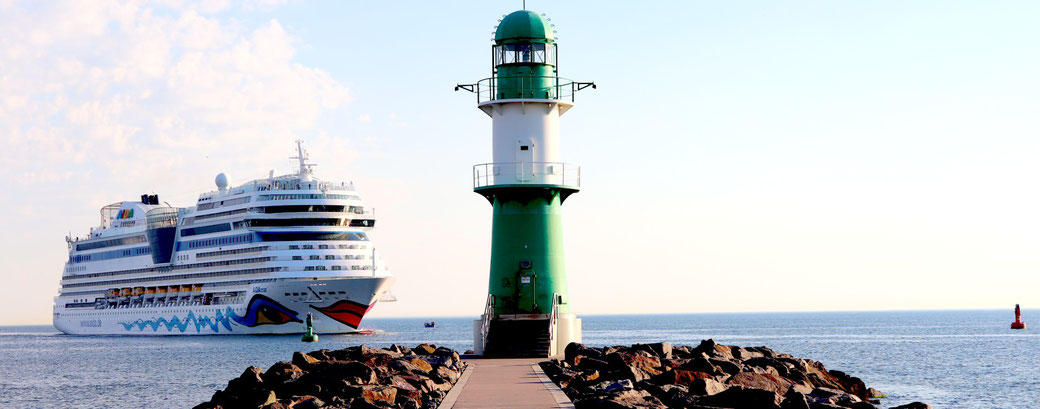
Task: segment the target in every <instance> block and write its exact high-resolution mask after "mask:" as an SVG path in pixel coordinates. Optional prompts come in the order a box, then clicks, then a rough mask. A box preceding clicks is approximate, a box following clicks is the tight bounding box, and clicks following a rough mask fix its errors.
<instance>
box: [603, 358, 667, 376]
mask: <svg viewBox="0 0 1040 409" xmlns="http://www.w3.org/2000/svg"><path fill="white" fill-rule="evenodd" d="M605 358H606V361H607V363H608V364H609V365H610V368H611V369H613V370H616V371H619V372H621V373H622V374H624V376H625V377H626V378H628V379H631V380H632V381H633V382H639V381H641V380H643V379H647V378H649V377H651V376H654V375H660V374H661V370H660V366H661V359H660V358H658V357H656V356H650V354H649V353H646V352H641V351H637V352H632V353H629V352H615V353H613V354H610V355H607V356H606V357H605Z"/></svg>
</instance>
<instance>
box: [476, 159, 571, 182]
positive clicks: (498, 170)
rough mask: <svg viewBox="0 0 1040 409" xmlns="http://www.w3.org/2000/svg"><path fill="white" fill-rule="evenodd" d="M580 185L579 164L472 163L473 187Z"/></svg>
mask: <svg viewBox="0 0 1040 409" xmlns="http://www.w3.org/2000/svg"><path fill="white" fill-rule="evenodd" d="M516 184H520V185H559V186H572V187H581V166H578V165H574V164H570V163H562V162H506V163H502V162H495V163H481V164H479V165H473V188H474V189H476V188H481V187H485V186H493V185H516Z"/></svg>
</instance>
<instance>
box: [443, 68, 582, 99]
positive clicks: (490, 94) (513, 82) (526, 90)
mask: <svg viewBox="0 0 1040 409" xmlns="http://www.w3.org/2000/svg"><path fill="white" fill-rule="evenodd" d="M500 82H502V83H508V84H509V85H508V86H506V85H500V84H499V83H500ZM588 87H592V89H596V84H595V83H592V82H576V81H571V80H569V79H567V78H561V77H558V76H537V75H522V76H494V77H491V78H484V79H482V80H480V81H477V82H476V83H473V84H457V85H455V90H456V91H458V90H460V89H461V90H466V91H469V92H472V93H474V94H477V103H478V104H479V103H482V102H488V101H494V100H499V99H518V98H519V99H524V98H531V99H556V100H570V101H571V102H574V94H577V93H578V91H581V90H583V89H585V88H588ZM503 90H508V92H506V93H505V94H503V93H502V92H501V91H503ZM506 94H508V95H506Z"/></svg>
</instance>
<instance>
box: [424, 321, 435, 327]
mask: <svg viewBox="0 0 1040 409" xmlns="http://www.w3.org/2000/svg"><path fill="white" fill-rule="evenodd" d="M435 326H437V323H436V322H434V321H430V322H424V323H423V327H426V328H433V327H435Z"/></svg>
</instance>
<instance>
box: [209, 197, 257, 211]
mask: <svg viewBox="0 0 1040 409" xmlns="http://www.w3.org/2000/svg"><path fill="white" fill-rule="evenodd" d="M242 203H249V196H246V197H239V198H234V199H228V200H221V201H219V202H210V203H203V204H200V205H198V206H197V207H196V210H209V209H212V208H214V207H217V206H234V205H238V204H242Z"/></svg>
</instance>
